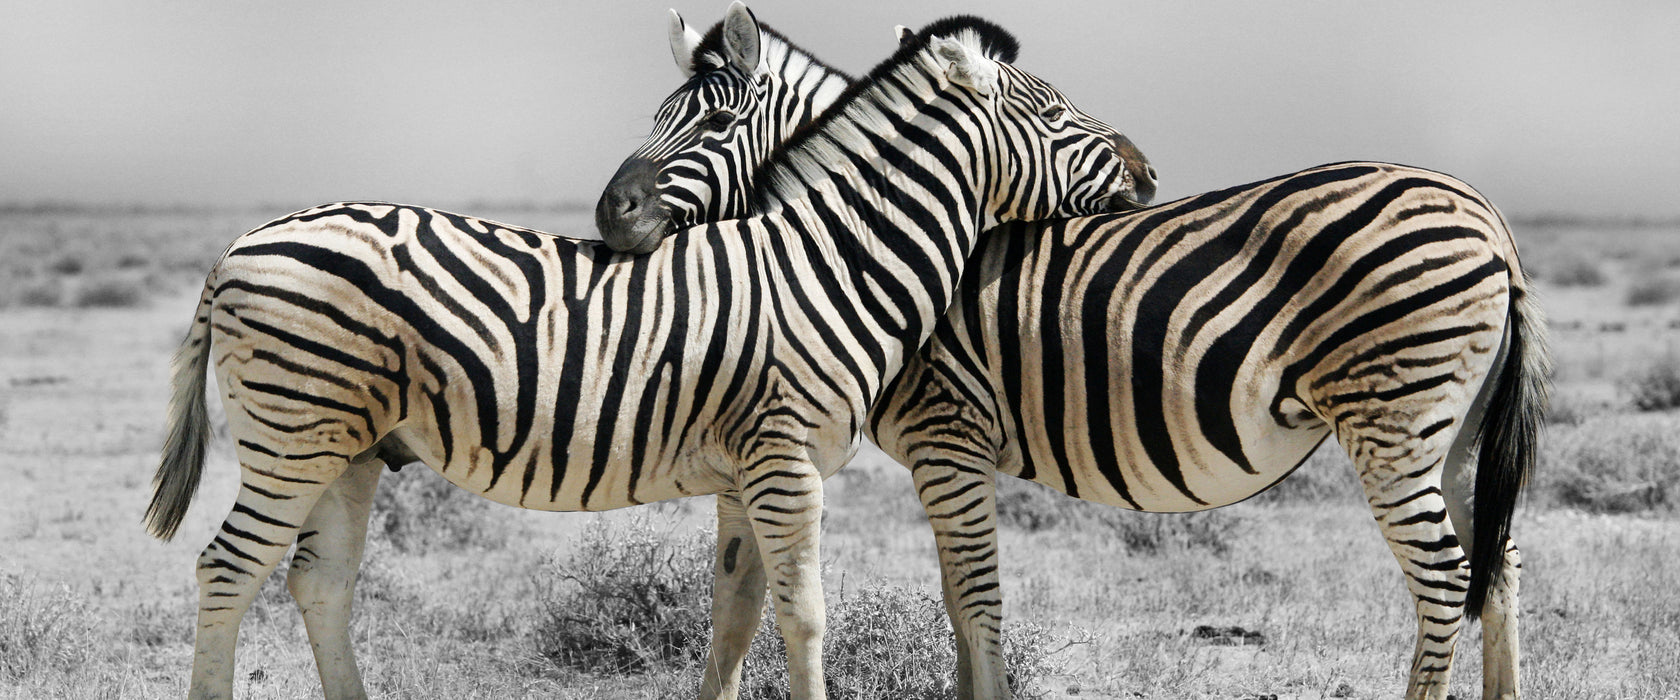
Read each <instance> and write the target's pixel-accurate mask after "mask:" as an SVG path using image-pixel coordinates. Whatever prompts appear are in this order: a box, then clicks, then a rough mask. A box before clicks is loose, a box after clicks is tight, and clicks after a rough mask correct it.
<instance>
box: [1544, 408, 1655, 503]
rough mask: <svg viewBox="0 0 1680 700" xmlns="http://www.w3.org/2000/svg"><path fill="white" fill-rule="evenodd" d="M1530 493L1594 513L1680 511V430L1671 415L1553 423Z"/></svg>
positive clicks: (1619, 416) (1546, 500)
mask: <svg viewBox="0 0 1680 700" xmlns="http://www.w3.org/2000/svg"><path fill="white" fill-rule="evenodd" d="M1547 436H1548V439H1547V440H1546V442H1545V445H1544V448H1543V449H1542V450H1541V451H1540V456H1541V462H1540V464H1539V466H1538V473H1537V474H1536V483H1535V485H1534V488H1532V489H1531V492H1532V493H1533V494H1534V495H1535V496H1537V497H1539V498H1541V499H1543V500H1544V501H1545V502H1547V503H1549V504H1551V505H1561V506H1567V507H1572V508H1578V509H1580V510H1584V511H1587V512H1593V513H1630V512H1646V511H1669V512H1672V511H1674V510H1675V508H1676V506H1677V504H1680V491H1676V487H1675V484H1676V483H1677V481H1680V431H1677V430H1676V429H1675V424H1674V419H1673V418H1672V417H1670V416H1666V415H1626V414H1624V415H1610V416H1600V417H1596V418H1589V419H1586V420H1584V421H1582V422H1581V424H1580V425H1577V426H1553V427H1552V429H1551V430H1550V431H1548V433H1547Z"/></svg>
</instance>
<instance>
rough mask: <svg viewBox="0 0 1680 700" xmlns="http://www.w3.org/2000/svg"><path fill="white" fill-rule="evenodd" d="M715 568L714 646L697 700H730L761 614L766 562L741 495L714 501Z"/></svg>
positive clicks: (722, 495) (738, 685)
mask: <svg viewBox="0 0 1680 700" xmlns="http://www.w3.org/2000/svg"><path fill="white" fill-rule="evenodd" d="M717 543H718V546H717V564H716V565H715V566H714V567H713V569H712V576H713V578H712V648H711V650H710V651H708V652H707V655H706V675H705V677H704V679H703V680H702V681H701V684H700V697H701V700H714V699H720V700H734V698H735V697H737V696H738V695H739V694H740V692H741V662H742V661H744V660H746V657H747V649H748V648H749V647H751V646H752V640H753V636H754V634H755V633H757V632H758V623H759V618H760V617H762V616H763V613H764V564H763V562H762V560H761V559H760V558H759V554H758V540H757V539H756V538H755V537H754V536H753V526H752V521H751V520H748V519H747V509H746V507H745V506H743V505H742V504H741V497H740V495H738V494H733V493H720V494H718V497H717Z"/></svg>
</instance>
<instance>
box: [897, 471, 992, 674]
mask: <svg viewBox="0 0 1680 700" xmlns="http://www.w3.org/2000/svg"><path fill="white" fill-rule="evenodd" d="M911 464H912V466H911V468H910V473H911V476H912V478H914V479H915V482H916V494H917V495H918V496H919V497H920V498H921V500H922V508H923V510H924V511H926V513H927V519H928V524H929V525H931V526H932V527H933V535H934V539H935V541H936V544H937V546H938V548H939V574H940V581H941V585H942V588H943V589H944V590H943V592H944V597H945V612H946V614H947V615H949V616H950V618H951V629H952V630H953V631H954V632H955V636H956V644H957V698H958V700H1007V698H1009V697H1010V691H1009V681H1008V668H1007V666H1006V664H1005V663H1004V659H1003V644H1002V638H1001V628H1002V624H1003V588H1002V585H1001V582H1000V581H999V576H998V534H997V483H996V479H997V471H996V467H995V465H994V464H992V463H991V462H989V461H986V460H984V459H982V458H981V457H980V456H979V453H977V452H969V451H967V450H957V449H951V448H950V446H949V445H947V446H946V448H945V449H939V450H935V449H933V448H931V447H930V448H924V449H920V450H918V451H917V452H916V454H914V455H912V458H911Z"/></svg>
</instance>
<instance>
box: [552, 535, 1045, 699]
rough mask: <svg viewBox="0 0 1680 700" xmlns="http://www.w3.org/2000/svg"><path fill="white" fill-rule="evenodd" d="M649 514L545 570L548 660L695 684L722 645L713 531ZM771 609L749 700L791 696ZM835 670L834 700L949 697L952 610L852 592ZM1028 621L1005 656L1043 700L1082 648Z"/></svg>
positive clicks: (841, 619)
mask: <svg viewBox="0 0 1680 700" xmlns="http://www.w3.org/2000/svg"><path fill="white" fill-rule="evenodd" d="M670 529H671V528H670V527H668V526H657V525H655V524H654V522H653V520H652V519H651V518H649V517H647V516H638V517H635V518H632V519H630V520H629V521H628V522H622V521H620V522H610V521H606V520H600V521H597V522H595V523H592V524H591V525H590V526H589V527H588V528H587V529H586V530H585V531H584V533H583V535H582V538H581V541H580V542H579V544H578V546H577V548H576V549H575V550H574V551H573V552H571V553H570V554H567V555H564V556H558V557H551V558H550V559H548V560H547V561H545V562H544V564H543V566H542V569H541V573H540V574H539V575H538V576H537V578H536V579H535V583H536V587H537V590H538V595H537V598H538V605H537V608H538V610H539V618H538V619H537V621H536V622H535V624H534V625H533V629H532V634H533V636H534V641H535V644H534V646H535V648H536V651H537V653H538V654H539V655H540V656H541V658H543V659H544V660H546V661H547V662H548V663H550V664H553V665H554V666H558V667H561V668H568V669H575V670H583V671H589V672H597V673H599V672H606V673H620V674H628V673H643V672H647V671H649V670H652V669H656V668H676V669H683V672H684V673H686V674H687V675H688V677H689V678H690V679H691V680H690V683H692V684H694V686H693V687H690V688H689V689H688V690H687V691H686V695H690V696H692V695H693V694H695V693H696V692H697V690H698V687H697V686H698V683H699V681H700V679H701V677H702V675H703V673H704V668H703V663H704V661H705V657H706V650H707V646H708V644H709V643H710V642H711V617H710V616H711V590H712V557H713V552H714V551H715V550H714V542H715V537H714V536H713V535H712V534H711V533H709V532H706V531H697V532H694V533H691V534H689V535H686V536H685V535H674V534H673V533H672V532H671V531H670ZM774 618H775V615H774V613H773V612H772V611H771V610H766V611H765V613H764V617H763V621H762V623H761V624H760V626H759V629H758V633H757V635H756V636H755V637H754V639H753V642H752V646H751V648H750V650H749V651H748V654H747V658H746V659H745V661H744V663H743V672H742V682H741V695H740V697H741V698H743V700H768V699H772V698H785V697H787V694H788V690H787V650H786V647H785V646H783V643H782V637H781V633H780V632H779V631H778V629H777V628H776V624H775V619H774ZM823 642H824V644H823V660H824V669H825V671H826V681H825V682H826V685H827V688H828V695H829V697H830V698H833V699H834V700H850V699H858V700H862V699H874V698H906V699H908V700H916V699H918V698H947V697H950V696H951V694H952V692H953V689H954V688H955V685H954V683H955V672H956V649H955V644H954V642H953V639H952V636H951V626H950V624H949V623H948V622H947V620H946V617H945V607H944V604H943V603H942V602H941V601H940V600H939V599H938V598H936V597H934V596H932V595H930V594H928V593H924V592H919V591H912V590H909V589H905V588H901V587H897V586H890V585H883V584H878V583H867V584H865V585H863V586H862V587H859V588H851V587H847V586H846V584H845V583H844V582H843V583H842V584H841V589H840V590H839V591H838V595H837V596H835V597H834V598H831V599H830V601H829V605H828V609H827V632H826V634H825V635H824V638H823ZM1074 643H1078V642H1069V641H1065V640H1062V639H1060V638H1058V637H1056V636H1054V635H1052V634H1050V633H1048V632H1046V631H1045V630H1044V629H1042V628H1040V627H1037V626H1035V625H1032V624H1028V623H1011V624H1010V625H1009V626H1008V627H1007V628H1006V629H1005V632H1004V637H1003V649H1004V658H1005V660H1006V661H1007V662H1008V664H1009V670H1010V679H1009V680H1010V685H1011V687H1013V688H1015V689H1016V691H1017V696H1018V697H1023V698H1029V697H1035V693H1034V692H1033V690H1034V688H1035V687H1036V684H1037V683H1038V682H1039V680H1040V679H1042V678H1044V677H1046V676H1048V675H1051V674H1054V673H1059V672H1060V671H1061V669H1060V667H1059V666H1058V665H1056V664H1055V663H1054V657H1055V655H1056V654H1057V652H1059V651H1061V650H1062V649H1065V648H1066V647H1068V646H1069V645H1071V644H1074Z"/></svg>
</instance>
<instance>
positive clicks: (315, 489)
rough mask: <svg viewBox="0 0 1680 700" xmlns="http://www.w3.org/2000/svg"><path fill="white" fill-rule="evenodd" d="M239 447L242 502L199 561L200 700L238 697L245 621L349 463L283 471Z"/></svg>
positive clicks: (303, 463) (195, 686)
mask: <svg viewBox="0 0 1680 700" xmlns="http://www.w3.org/2000/svg"><path fill="white" fill-rule="evenodd" d="M237 436H238V432H237V430H236V432H235V437H237ZM239 442H240V443H241V444H240V445H239V447H238V451H239V457H240V463H241V464H242V465H243V472H244V473H243V483H242V484H241V486H240V490H239V497H238V499H237V500H236V501H235V502H234V505H233V512H231V513H229V514H228V517H227V519H226V520H225V521H223V522H222V530H221V532H219V533H217V535H216V539H215V540H213V541H211V543H210V545H209V546H208V547H205V548H204V552H203V553H202V554H200V555H199V557H198V633H197V637H196V638H195V640H194V642H193V670H192V686H191V687H190V688H189V690H188V697H190V698H193V699H194V700H209V699H211V698H217V699H223V698H232V697H233V662H234V647H235V645H236V644H238V642H239V621H240V620H241V619H242V618H243V617H244V616H245V611H246V610H247V609H248V608H250V607H251V602H252V601H253V600H256V597H257V590H258V589H260V588H261V587H262V584H263V581H265V580H267V579H268V575H269V574H270V573H273V572H274V568H275V567H276V566H278V565H279V564H280V558H281V557H283V556H285V554H286V550H287V549H288V548H290V547H291V545H292V541H293V540H295V539H296V538H297V534H298V531H299V529H300V526H299V523H302V522H303V521H304V519H305V518H306V517H308V516H309V513H310V510H311V509H313V508H314V506H315V502H316V500H317V499H319V498H320V497H321V494H322V493H323V492H325V491H326V489H327V486H328V484H331V483H332V482H333V480H335V479H337V478H338V476H339V475H340V474H342V473H343V472H344V470H345V469H346V468H347V467H348V466H349V463H350V462H349V460H348V459H346V458H344V457H338V456H320V457H314V458H311V459H308V460H300V461H291V462H285V463H281V460H280V459H279V458H275V457H271V456H269V455H265V454H260V453H257V452H255V451H253V450H252V449H251V448H249V447H247V446H246V445H245V444H243V441H239Z"/></svg>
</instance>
